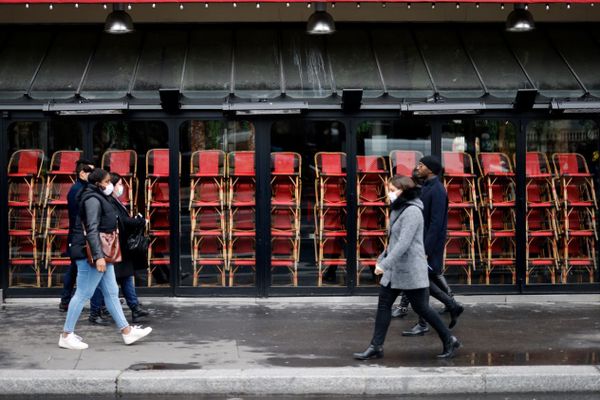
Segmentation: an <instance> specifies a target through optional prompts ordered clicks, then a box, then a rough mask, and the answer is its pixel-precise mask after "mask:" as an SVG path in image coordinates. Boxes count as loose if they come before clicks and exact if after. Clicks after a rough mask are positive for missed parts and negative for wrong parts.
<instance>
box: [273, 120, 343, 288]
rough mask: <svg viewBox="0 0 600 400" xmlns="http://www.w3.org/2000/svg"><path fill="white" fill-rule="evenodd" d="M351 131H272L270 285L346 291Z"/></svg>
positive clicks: (324, 127) (303, 126)
mask: <svg viewBox="0 0 600 400" xmlns="http://www.w3.org/2000/svg"><path fill="white" fill-rule="evenodd" d="M345 141H346V129H345V126H344V125H343V124H342V123H340V122H338V121H319V122H307V121H302V120H286V121H278V122H276V123H274V124H273V125H272V126H271V195H272V197H271V249H272V257H271V285H272V286H346V285H347V284H348V282H347V279H346V254H347V250H348V249H347V243H346V237H347V233H346V225H345V221H346V153H345V152H344V149H345V147H346V142H345Z"/></svg>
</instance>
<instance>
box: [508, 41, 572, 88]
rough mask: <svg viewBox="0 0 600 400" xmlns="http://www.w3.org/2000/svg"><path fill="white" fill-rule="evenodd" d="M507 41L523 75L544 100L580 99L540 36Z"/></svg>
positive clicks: (568, 73)
mask: <svg viewBox="0 0 600 400" xmlns="http://www.w3.org/2000/svg"><path fill="white" fill-rule="evenodd" d="M506 38H507V40H508V42H509V45H510V46H511V47H512V49H513V51H514V52H515V54H516V55H517V57H519V60H520V61H521V63H522V64H523V67H524V68H525V71H527V73H528V74H529V76H530V77H531V79H532V80H533V83H534V85H535V87H536V88H537V89H539V90H540V92H541V94H543V95H544V96H547V97H579V96H581V95H583V90H582V89H581V87H580V86H579V84H578V83H577V80H575V77H574V76H573V74H572V73H571V71H570V70H569V68H567V65H566V64H565V63H564V61H563V60H562V59H561V58H560V56H559V55H558V53H557V52H556V51H555V50H554V49H553V48H552V46H551V45H550V42H549V41H548V39H547V38H546V37H545V36H544V34H543V32H541V31H539V30H536V31H533V32H525V33H522V34H521V33H507V34H506Z"/></svg>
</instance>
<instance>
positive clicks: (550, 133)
mask: <svg viewBox="0 0 600 400" xmlns="http://www.w3.org/2000/svg"><path fill="white" fill-rule="evenodd" d="M599 154H600V143H599V140H598V126H597V125H596V123H595V122H594V121H588V120H562V121H559V120H555V121H532V122H530V123H529V124H528V125H527V169H526V178H527V179H526V181H527V206H528V207H527V234H528V241H527V283H528V284H530V285H533V284H540V283H555V282H556V283H592V282H598V270H597V260H598V247H597V241H598V239H597V238H598V233H597V223H596V217H597V211H598V207H597V188H598V182H599V179H600V175H599V174H600V156H599Z"/></svg>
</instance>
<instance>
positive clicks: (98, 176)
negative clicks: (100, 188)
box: [88, 168, 108, 185]
mask: <svg viewBox="0 0 600 400" xmlns="http://www.w3.org/2000/svg"><path fill="white" fill-rule="evenodd" d="M107 176H108V171H105V170H103V169H102V168H96V169H94V170H93V171H92V172H91V173H90V175H89V176H88V182H89V183H91V184H92V185H95V184H97V183H99V182H102V181H103V180H104V179H105V178H106V177H107Z"/></svg>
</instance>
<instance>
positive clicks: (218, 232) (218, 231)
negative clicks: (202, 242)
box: [194, 229, 223, 236]
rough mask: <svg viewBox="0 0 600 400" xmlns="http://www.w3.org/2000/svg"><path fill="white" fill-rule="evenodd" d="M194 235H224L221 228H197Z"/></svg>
mask: <svg viewBox="0 0 600 400" xmlns="http://www.w3.org/2000/svg"><path fill="white" fill-rule="evenodd" d="M194 236H223V231H222V230H221V229H197V230H195V231H194Z"/></svg>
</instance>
